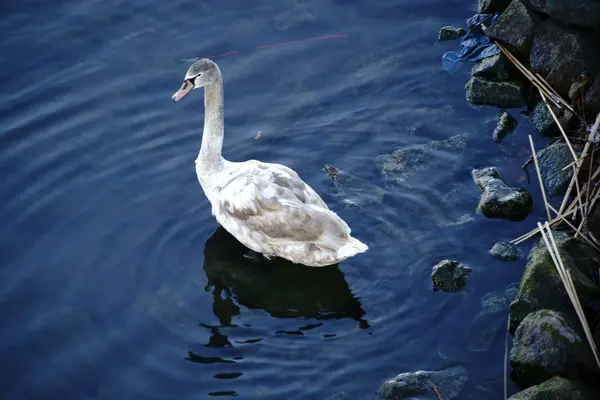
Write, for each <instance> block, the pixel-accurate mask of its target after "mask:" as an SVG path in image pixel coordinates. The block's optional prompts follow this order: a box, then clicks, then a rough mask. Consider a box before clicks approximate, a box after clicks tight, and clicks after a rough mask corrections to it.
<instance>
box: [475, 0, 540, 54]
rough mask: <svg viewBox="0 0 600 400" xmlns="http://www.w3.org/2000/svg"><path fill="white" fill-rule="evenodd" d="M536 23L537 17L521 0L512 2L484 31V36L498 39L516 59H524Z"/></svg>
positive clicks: (529, 46) (527, 52)
mask: <svg viewBox="0 0 600 400" xmlns="http://www.w3.org/2000/svg"><path fill="white" fill-rule="evenodd" d="M538 21H539V17H538V16H536V15H535V14H534V13H533V11H532V10H530V9H529V8H528V7H527V6H526V5H525V4H524V3H523V2H522V1H521V0H512V1H511V2H510V4H509V5H508V7H506V10H504V12H503V13H502V15H500V18H498V20H497V21H496V22H495V23H494V24H493V25H492V26H490V27H489V28H487V29H486V31H485V34H486V35H487V36H488V37H489V38H490V39H498V40H499V41H500V42H502V44H505V45H508V46H509V47H510V50H511V51H512V52H513V53H516V54H515V55H517V57H525V58H526V57H527V56H528V55H529V49H530V48H531V40H532V38H533V31H534V30H535V25H536V24H537V23H538Z"/></svg>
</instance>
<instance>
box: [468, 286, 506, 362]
mask: <svg viewBox="0 0 600 400" xmlns="http://www.w3.org/2000/svg"><path fill="white" fill-rule="evenodd" d="M512 295H513V288H509V289H507V290H506V291H504V292H489V293H486V294H485V295H484V296H483V298H482V299H481V310H480V311H479V314H477V316H476V317H475V319H474V320H473V323H472V324H471V327H470V329H469V333H468V335H469V337H468V342H469V350H470V351H477V352H483V351H488V350H489V349H490V348H491V347H492V342H493V341H494V338H495V337H496V334H497V333H498V331H499V330H501V329H502V328H503V327H506V311H508V306H509V305H510V302H511V301H512ZM505 330H506V329H505Z"/></svg>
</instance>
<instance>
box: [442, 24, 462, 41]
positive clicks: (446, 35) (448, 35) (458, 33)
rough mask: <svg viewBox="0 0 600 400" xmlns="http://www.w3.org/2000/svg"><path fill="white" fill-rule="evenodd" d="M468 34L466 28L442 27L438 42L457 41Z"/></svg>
mask: <svg viewBox="0 0 600 400" xmlns="http://www.w3.org/2000/svg"><path fill="white" fill-rule="evenodd" d="M466 33H467V30H466V29H465V28H455V27H453V26H442V27H441V28H440V34H439V36H438V40H456V39H460V38H461V37H462V36H464V35H465V34H466Z"/></svg>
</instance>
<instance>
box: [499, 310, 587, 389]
mask: <svg viewBox="0 0 600 400" xmlns="http://www.w3.org/2000/svg"><path fill="white" fill-rule="evenodd" d="M579 326H580V325H579V324H576V323H575V322H573V320H572V319H570V318H569V316H567V315H566V314H565V313H561V312H558V311H553V310H539V311H536V312H533V313H531V314H529V315H527V317H525V319H523V321H522V322H521V324H520V325H519V327H518V328H517V331H516V333H515V338H514V342H513V347H512V349H511V351H510V363H511V365H512V368H513V374H514V377H515V381H516V382H517V384H518V385H519V386H521V387H529V386H532V385H536V384H539V383H542V382H544V381H545V380H547V379H550V378H551V377H553V376H556V375H561V376H564V377H567V378H570V379H580V378H582V377H585V378H586V379H589V378H590V377H592V376H594V374H597V373H598V367H597V366H596V364H595V361H594V359H593V355H592V350H591V349H590V348H589V345H588V343H587V341H586V339H585V336H584V335H583V333H582V332H580V329H579Z"/></svg>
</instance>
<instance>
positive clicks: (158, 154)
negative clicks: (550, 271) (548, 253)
mask: <svg viewBox="0 0 600 400" xmlns="http://www.w3.org/2000/svg"><path fill="white" fill-rule="evenodd" d="M474 10H475V2H474V1H466V0H454V1H447V0H427V1H418V2H414V1H408V0H396V1H392V0H377V1H372V2H358V1H339V0H337V1H336V0H318V1H317V0H297V1H293V0H292V1H281V2H267V1H231V0H218V1H217V0H210V1H201V2H200V1H183V0H176V1H169V2H165V1H148V2H130V1H120V0H108V1H97V0H96V1H87V2H76V1H61V0H59V1H53V2H41V1H33V0H31V1H20V2H17V1H8V2H4V3H2V5H1V6H0V13H1V15H2V19H1V22H0V34H1V37H2V40H1V41H0V78H1V80H0V81H1V82H2V90H1V91H0V99H1V101H0V135H1V136H0V146H1V147H0V148H1V151H2V153H1V156H0V171H1V173H2V185H1V187H0V217H1V221H2V223H1V225H0V260H1V265H0V321H1V324H2V333H1V336H0V338H1V341H0V360H1V361H2V363H1V364H0V394H1V396H0V397H1V398H2V399H200V398H210V397H211V396H219V395H221V396H225V397H227V396H234V395H237V396H238V397H239V398H244V399H325V398H332V399H333V398H336V399H342V398H347V399H368V398H372V397H376V390H377V387H378V385H379V384H380V383H381V382H382V381H383V380H385V379H388V378H390V377H392V376H395V375H396V374H398V373H400V372H405V371H412V370H416V369H439V368H444V367H449V366H453V365H457V364H460V365H464V366H465V367H466V368H467V369H468V370H469V374H470V382H469V384H468V386H467V387H466V389H465V391H464V392H463V393H462V394H461V398H465V399H468V398H473V399H475V398H477V399H484V398H490V399H497V398H500V396H501V393H502V392H501V390H502V368H503V353H504V334H503V332H499V334H498V335H497V336H496V337H495V339H494V342H493V344H492V347H491V349H490V350H489V351H487V352H471V351H469V350H468V344H469V340H470V337H469V333H468V332H469V329H468V328H469V326H470V323H471V322H472V321H473V319H474V318H475V316H476V315H477V313H478V311H479V304H480V299H481V297H482V296H483V295H484V294H485V293H486V292H489V291H497V290H504V288H505V287H506V286H507V285H508V284H510V283H513V282H516V281H518V279H519V277H520V275H521V272H522V269H523V266H524V261H522V260H521V261H519V262H517V263H510V264H507V263H502V262H499V261H495V260H493V259H491V258H490V257H489V256H488V254H487V251H488V249H489V248H490V247H491V245H492V244H493V243H494V241H496V240H509V239H511V238H513V237H516V236H518V235H520V234H521V233H523V232H525V231H528V230H529V229H530V228H531V227H532V226H533V221H534V220H535V219H536V218H538V217H540V216H543V210H541V209H539V208H536V210H535V211H534V213H533V214H532V215H531V216H530V217H529V218H528V219H527V220H526V221H524V222H521V223H511V222H507V221H498V220H489V219H486V218H484V217H482V216H480V215H477V213H476V212H475V207H476V204H477V201H478V198H479V189H478V188H477V187H476V186H475V185H474V184H473V183H472V182H471V178H470V171H471V169H472V168H474V167H485V166H488V165H498V166H499V169H500V172H501V175H502V176H503V178H505V179H506V180H507V181H508V182H510V183H514V182H516V181H517V180H518V179H519V177H520V176H521V175H522V171H521V170H520V165H521V164H522V163H523V161H524V160H525V159H526V158H527V155H526V154H527V153H528V145H527V139H526V134H527V132H528V131H529V130H530V128H529V127H528V126H527V125H526V124H523V123H522V124H521V125H520V126H519V128H518V130H517V132H516V133H515V134H513V135H512V136H510V137H508V138H507V139H505V142H504V143H503V144H502V146H497V145H495V144H493V142H492V141H491V132H492V130H493V127H494V120H495V113H496V110H494V109H492V108H475V107H472V106H469V105H467V104H466V103H465V102H464V89H463V87H464V83H465V82H466V79H467V77H468V73H469V68H468V67H465V68H464V69H463V70H462V71H461V72H460V73H459V74H457V75H455V76H449V75H447V74H445V73H444V72H442V71H441V69H440V57H441V55H442V54H443V52H445V51H448V50H451V49H455V48H456V46H458V43H456V42H445V43H438V42H437V41H436V38H437V32H438V29H439V27H440V26H442V25H446V24H458V25H462V24H463V21H464V20H465V19H466V18H467V17H469V16H471V15H472V14H473V12H474ZM338 33H345V34H348V35H349V36H348V37H347V38H340V39H331V40H323V41H315V42H307V43H300V44H295V45H289V46H282V47H274V48H269V49H262V50H256V49H255V48H256V47H257V46H261V45H268V44H274V43H278V42H285V41H291V40H298V39H304V38H309V37H315V36H323V35H331V34H338ZM229 51H237V52H238V53H237V54H235V55H231V56H228V57H223V58H220V59H216V61H217V62H218V63H219V66H220V68H221V70H222V72H223V75H224V81H225V113H226V121H225V123H226V130H225V131H226V138H225V146H224V155H225V157H226V158H228V159H230V160H235V161H242V160H246V159H251V158H252V159H260V160H263V161H268V162H279V163H283V164H286V165H288V166H290V167H291V168H293V169H295V170H296V171H297V172H298V173H299V174H300V175H301V176H302V177H303V179H304V180H305V181H306V182H307V183H308V184H310V185H311V186H312V187H313V188H314V189H315V190H317V192H319V193H321V194H322V196H323V198H324V200H325V201H326V202H327V203H328V204H329V205H330V207H331V208H332V209H334V210H335V211H336V212H338V213H339V214H340V215H341V216H342V217H343V218H344V219H345V220H346V221H347V222H348V223H349V225H350V226H351V227H352V229H353V234H354V235H355V236H356V237H358V238H360V239H361V240H363V241H365V242H366V243H367V244H369V246H370V250H369V251H368V252H367V253H365V254H363V255H360V256H357V257H355V258H352V259H350V260H348V261H346V262H343V263H341V264H340V265H339V266H336V267H331V268H326V269H318V270H317V269H308V268H303V267H294V266H289V265H287V264H285V263H282V264H281V265H279V264H277V263H276V264H270V265H263V264H260V263H259V264H256V263H255V264H252V262H250V261H249V260H247V259H245V258H244V257H243V256H242V254H243V252H244V249H243V247H240V245H239V244H238V243H237V242H236V241H235V240H233V239H232V238H231V237H230V236H229V235H228V234H226V233H225V232H223V231H222V230H219V229H217V228H218V225H217V223H216V222H215V220H214V218H213V217H212V216H211V213H210V206H209V203H208V201H207V200H206V198H205V196H204V195H203V193H202V191H201V188H200V186H199V185H198V183H197V180H196V176H195V171H194V159H195V158H196V155H197V151H198V148H199V146H200V141H201V128H202V123H203V108H202V107H203V106H202V105H203V102H202V93H201V91H196V92H194V93H192V94H191V95H189V96H188V97H186V98H185V99H184V101H182V102H181V103H179V104H177V105H174V104H173V103H172V102H171V94H172V93H173V92H174V91H175V90H177V89H178V87H179V85H180V83H181V79H182V77H183V75H184V73H185V71H186V70H187V68H188V66H189V64H187V63H186V62H185V61H182V60H185V59H189V58H193V57H197V56H206V55H213V54H218V53H225V52H229ZM257 131H261V134H262V136H261V138H260V139H258V140H255V139H254V136H255V135H256V132H257ZM454 135H464V139H465V140H466V147H465V148H464V150H461V151H447V152H446V151H439V152H435V153H433V154H432V156H431V157H430V159H429V160H428V162H427V163H426V164H424V165H421V167H420V170H419V174H418V175H417V176H416V177H415V179H412V180H409V181H407V182H405V183H403V184H401V185H390V184H389V182H386V181H385V180H384V179H383V177H382V176H381V175H380V173H379V171H378V169H377V167H376V165H375V162H374V159H375V157H376V156H377V155H379V154H382V153H389V152H391V151H393V150H396V149H398V148H407V147H409V146H412V145H418V144H423V143H428V142H430V141H432V140H443V139H447V138H449V137H451V136H454ZM326 163H329V164H333V165H335V166H337V167H338V168H340V169H342V170H344V171H347V172H349V173H352V174H355V175H356V176H358V177H361V178H363V179H366V180H369V181H371V182H372V183H374V184H377V185H379V186H381V187H382V188H384V189H385V191H386V192H385V197H384V199H383V202H382V203H381V204H371V205H367V206H365V207H363V208H361V209H353V208H347V207H345V206H344V203H343V199H342V198H341V197H340V196H337V195H336V192H335V190H334V189H333V187H332V184H331V182H330V181H329V180H328V178H327V177H326V176H325V175H324V174H323V173H322V171H321V168H322V167H323V166H324V165H325V164H326ZM529 187H530V189H531V190H532V192H533V193H534V196H536V198H537V197H539V195H538V190H537V186H535V185H534V183H532V184H531V185H530V186H529ZM538 204H539V203H538ZM461 217H462V220H461ZM456 221H462V222H464V223H456ZM465 221H466V222H465ZM527 246H528V244H527V245H526V246H525V247H524V249H525V250H527ZM444 258H454V259H458V260H460V261H462V262H465V263H468V264H470V265H472V266H473V268H474V272H473V273H472V275H471V280H470V281H469V283H468V287H467V289H466V290H465V291H464V292H462V293H455V294H448V293H440V292H433V291H432V290H431V284H430V273H431V267H432V266H433V265H434V264H436V263H437V262H439V261H440V260H441V259H444ZM499 318H500V319H501V320H504V318H505V315H500V316H499ZM482 388H483V389H485V390H483V389H482ZM482 390H483V391H482ZM510 390H511V391H512V390H514V389H513V388H512V385H511V388H510ZM484 392H485V393H488V397H485V396H484V395H482V394H481V393H484ZM490 393H491V394H490Z"/></svg>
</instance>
